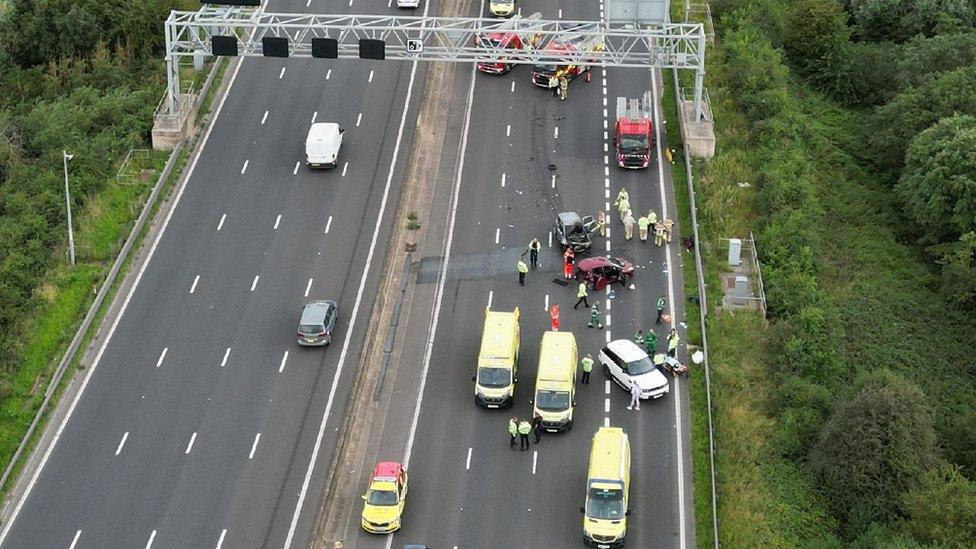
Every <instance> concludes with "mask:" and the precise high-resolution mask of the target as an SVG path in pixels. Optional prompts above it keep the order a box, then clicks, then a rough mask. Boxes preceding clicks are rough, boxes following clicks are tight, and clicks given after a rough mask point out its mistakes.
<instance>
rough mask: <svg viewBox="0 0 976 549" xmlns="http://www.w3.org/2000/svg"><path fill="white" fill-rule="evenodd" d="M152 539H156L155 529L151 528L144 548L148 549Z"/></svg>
mask: <svg viewBox="0 0 976 549" xmlns="http://www.w3.org/2000/svg"><path fill="white" fill-rule="evenodd" d="M154 541H156V531H155V530H153V531H152V533H151V534H149V541H147V542H146V549H150V548H151V547H152V544H153V542H154Z"/></svg>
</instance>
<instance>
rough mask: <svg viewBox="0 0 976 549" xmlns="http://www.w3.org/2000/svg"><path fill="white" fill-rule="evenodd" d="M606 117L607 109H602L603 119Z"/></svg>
mask: <svg viewBox="0 0 976 549" xmlns="http://www.w3.org/2000/svg"><path fill="white" fill-rule="evenodd" d="M607 116H608V115H607V109H603V118H606V117H607Z"/></svg>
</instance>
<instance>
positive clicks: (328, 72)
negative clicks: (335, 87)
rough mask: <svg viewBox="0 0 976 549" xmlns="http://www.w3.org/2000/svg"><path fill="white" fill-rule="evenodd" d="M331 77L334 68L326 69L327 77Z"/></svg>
mask: <svg viewBox="0 0 976 549" xmlns="http://www.w3.org/2000/svg"><path fill="white" fill-rule="evenodd" d="M330 77H332V69H329V70H327V71H325V79H326V80H328V79H329V78H330Z"/></svg>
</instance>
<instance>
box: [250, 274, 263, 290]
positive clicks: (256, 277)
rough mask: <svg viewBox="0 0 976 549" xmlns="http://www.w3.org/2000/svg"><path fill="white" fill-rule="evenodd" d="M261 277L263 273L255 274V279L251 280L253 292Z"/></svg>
mask: <svg viewBox="0 0 976 549" xmlns="http://www.w3.org/2000/svg"><path fill="white" fill-rule="evenodd" d="M259 278H261V275H254V281H253V282H251V291H252V292H253V291H254V288H257V287H258V279H259Z"/></svg>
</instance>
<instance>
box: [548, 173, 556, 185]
mask: <svg viewBox="0 0 976 549" xmlns="http://www.w3.org/2000/svg"><path fill="white" fill-rule="evenodd" d="M549 186H550V187H551V188H553V189H555V188H556V174H552V182H551V183H550V185H549Z"/></svg>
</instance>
